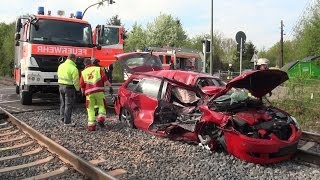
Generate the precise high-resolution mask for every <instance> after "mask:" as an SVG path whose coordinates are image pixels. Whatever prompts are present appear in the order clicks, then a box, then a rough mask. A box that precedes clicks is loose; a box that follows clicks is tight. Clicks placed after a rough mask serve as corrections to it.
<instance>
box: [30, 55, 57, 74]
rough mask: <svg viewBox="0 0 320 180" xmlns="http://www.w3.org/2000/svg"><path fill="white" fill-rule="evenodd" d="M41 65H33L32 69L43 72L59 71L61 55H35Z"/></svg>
mask: <svg viewBox="0 0 320 180" xmlns="http://www.w3.org/2000/svg"><path fill="white" fill-rule="evenodd" d="M33 57H34V58H35V59H36V61H37V64H38V66H39V67H36V68H35V67H32V70H38V71H41V72H57V70H58V66H59V60H58V59H59V57H57V56H33Z"/></svg>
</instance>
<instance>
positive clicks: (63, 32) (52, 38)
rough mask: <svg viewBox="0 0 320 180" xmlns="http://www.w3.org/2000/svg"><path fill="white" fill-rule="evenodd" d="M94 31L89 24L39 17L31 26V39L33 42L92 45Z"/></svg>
mask: <svg viewBox="0 0 320 180" xmlns="http://www.w3.org/2000/svg"><path fill="white" fill-rule="evenodd" d="M91 37H92V31H91V26H90V25H89V24H83V23H77V22H70V21H59V20H52V19H39V21H38V22H37V23H35V24H33V25H32V26H31V33H30V40H31V42H32V43H41V44H54V45H67V46H81V47H90V46H92V39H91Z"/></svg>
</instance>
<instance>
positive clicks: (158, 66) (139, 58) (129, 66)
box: [116, 52, 163, 74]
mask: <svg viewBox="0 0 320 180" xmlns="http://www.w3.org/2000/svg"><path fill="white" fill-rule="evenodd" d="M116 59H117V60H118V61H119V62H120V64H121V66H122V68H123V69H124V70H125V71H126V72H127V73H131V74H133V73H135V72H149V71H158V70H162V69H163V68H162V63H161V60H160V59H159V57H157V56H155V55H152V54H150V53H147V52H132V53H124V54H120V55H117V56H116Z"/></svg>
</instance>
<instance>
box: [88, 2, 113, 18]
mask: <svg viewBox="0 0 320 180" xmlns="http://www.w3.org/2000/svg"><path fill="white" fill-rule="evenodd" d="M106 1H108V4H113V3H115V2H114V0H102V1H100V2H97V3H94V4H91V5H90V6H88V7H87V8H86V9H85V10H84V12H83V14H82V18H83V16H84V14H85V13H86V12H87V10H88V9H89V8H91V7H92V6H95V5H99V6H102V5H103V3H104V2H106Z"/></svg>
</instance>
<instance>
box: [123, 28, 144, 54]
mask: <svg viewBox="0 0 320 180" xmlns="http://www.w3.org/2000/svg"><path fill="white" fill-rule="evenodd" d="M145 37H146V32H145V30H143V29H142V26H141V25H139V24H138V23H137V22H136V23H134V24H133V26H132V30H131V31H130V32H129V33H128V38H127V39H126V46H125V51H126V52H129V51H135V50H137V49H144V48H145V47H146V46H147V41H146V38H145Z"/></svg>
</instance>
